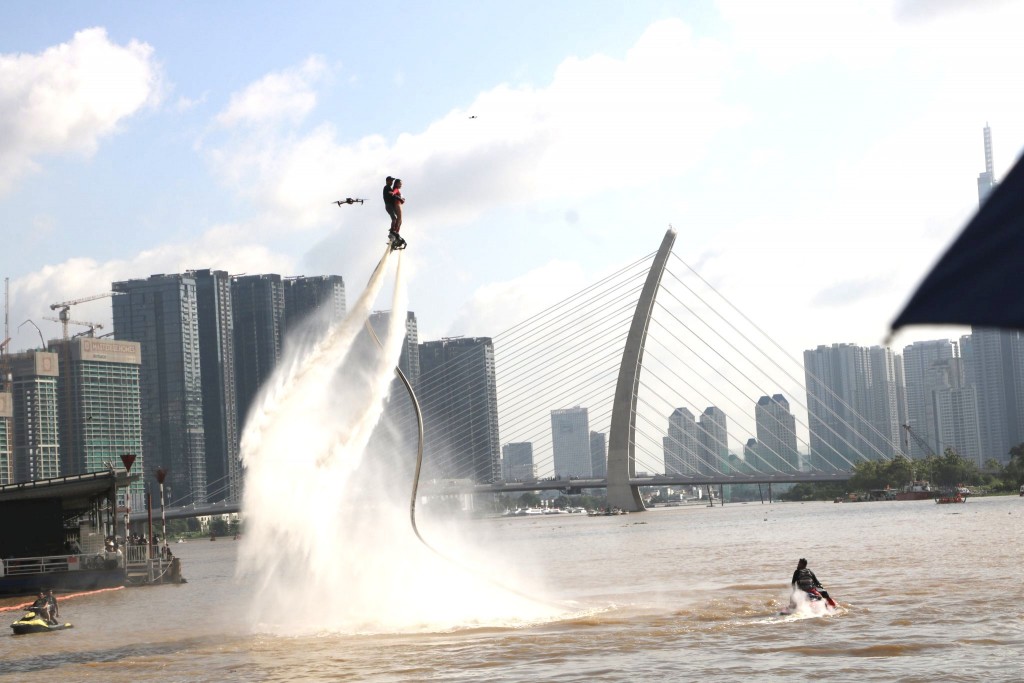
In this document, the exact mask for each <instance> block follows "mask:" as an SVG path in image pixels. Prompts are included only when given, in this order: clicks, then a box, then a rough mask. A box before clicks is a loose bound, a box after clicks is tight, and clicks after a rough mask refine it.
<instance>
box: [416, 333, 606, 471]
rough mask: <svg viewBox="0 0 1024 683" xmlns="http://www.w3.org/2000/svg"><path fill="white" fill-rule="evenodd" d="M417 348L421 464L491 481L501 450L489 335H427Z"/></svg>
mask: <svg viewBox="0 0 1024 683" xmlns="http://www.w3.org/2000/svg"><path fill="white" fill-rule="evenodd" d="M419 351H420V381H419V385H418V386H417V387H416V394H417V397H418V399H419V402H420V407H421V408H422V410H423V419H424V430H425V434H424V452H425V456H424V460H425V463H424V466H425V467H427V468H428V470H429V471H430V472H431V475H432V476H439V477H445V478H468V479H472V480H473V481H476V482H478V483H481V484H487V483H491V482H493V481H495V480H496V479H497V478H498V477H499V476H500V474H501V452H500V448H499V440H498V397H497V390H496V383H495V373H494V346H493V344H492V342H491V339H490V337H458V338H455V339H441V340H439V341H429V342H424V343H423V344H420V349H419ZM588 457H589V455H588Z"/></svg>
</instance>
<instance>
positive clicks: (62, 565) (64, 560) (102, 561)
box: [0, 547, 145, 576]
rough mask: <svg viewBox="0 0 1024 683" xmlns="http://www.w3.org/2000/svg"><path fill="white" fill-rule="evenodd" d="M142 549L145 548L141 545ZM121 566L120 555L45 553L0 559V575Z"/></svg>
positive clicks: (22, 574) (21, 574)
mask: <svg viewBox="0 0 1024 683" xmlns="http://www.w3.org/2000/svg"><path fill="white" fill-rule="evenodd" d="M143 550H145V548H144V547H143ZM120 566H123V564H122V558H121V556H120V555H116V554H114V553H96V554H92V555H46V556H43V557H17V558H11V559H6V560H0V568H2V571H0V576H24V575H27V574H48V573H51V572H68V571H79V570H83V569H85V570H88V569H114V568H116V567H120Z"/></svg>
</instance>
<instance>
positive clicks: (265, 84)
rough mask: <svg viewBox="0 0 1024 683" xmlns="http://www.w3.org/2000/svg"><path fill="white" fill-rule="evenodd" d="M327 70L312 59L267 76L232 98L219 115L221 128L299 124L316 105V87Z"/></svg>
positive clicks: (318, 60) (315, 59)
mask: <svg viewBox="0 0 1024 683" xmlns="http://www.w3.org/2000/svg"><path fill="white" fill-rule="evenodd" d="M324 71H325V67H324V63H323V60H322V59H320V58H319V57H310V58H309V59H307V60H306V61H305V62H304V63H303V64H302V66H300V67H298V68H296V69H288V70H285V71H279V72H275V73H271V74H267V75H266V76H264V77H263V78H261V79H260V80H258V81H256V82H255V83H253V84H252V85H250V86H249V87H247V88H246V89H245V90H243V91H242V92H240V93H235V94H234V95H232V96H231V102H230V104H228V107H227V109H225V110H224V111H223V112H221V113H220V114H218V115H217V122H218V123H220V124H221V125H222V126H228V127H230V126H235V125H238V124H262V123H276V122H290V123H299V122H300V121H302V120H303V119H304V118H305V117H306V115H307V114H308V113H309V112H310V111H312V110H313V107H315V106H316V93H315V92H314V90H313V85H314V84H315V83H316V82H317V80H318V79H319V78H320V77H321V76H322V75H323V73H324Z"/></svg>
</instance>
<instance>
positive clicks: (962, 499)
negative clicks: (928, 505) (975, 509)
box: [935, 493, 967, 505]
mask: <svg viewBox="0 0 1024 683" xmlns="http://www.w3.org/2000/svg"><path fill="white" fill-rule="evenodd" d="M935 502H936V503H938V504H939V505H948V504H949V503H966V502H967V497H966V496H962V495H960V494H959V493H957V494H956V495H955V496H941V497H939V498H936V499H935Z"/></svg>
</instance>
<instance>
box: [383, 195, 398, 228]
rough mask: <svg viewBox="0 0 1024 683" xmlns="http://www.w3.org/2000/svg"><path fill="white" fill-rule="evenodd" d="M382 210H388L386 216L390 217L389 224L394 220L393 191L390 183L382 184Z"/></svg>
mask: <svg viewBox="0 0 1024 683" xmlns="http://www.w3.org/2000/svg"><path fill="white" fill-rule="evenodd" d="M383 195H384V210H385V211H387V212H388V216H390V217H391V224H392V225H394V222H395V191H394V189H392V188H391V186H390V185H385V186H384V192H383Z"/></svg>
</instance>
